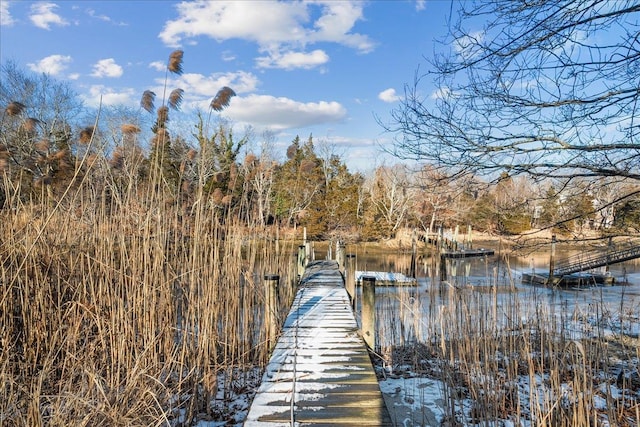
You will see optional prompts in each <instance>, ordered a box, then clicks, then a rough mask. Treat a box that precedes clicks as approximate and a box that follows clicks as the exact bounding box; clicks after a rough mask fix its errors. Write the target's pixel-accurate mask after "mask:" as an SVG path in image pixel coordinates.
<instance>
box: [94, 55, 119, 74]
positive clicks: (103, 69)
mask: <svg viewBox="0 0 640 427" xmlns="http://www.w3.org/2000/svg"><path fill="white" fill-rule="evenodd" d="M122 73H123V70H122V67H121V66H120V65H118V64H116V61H115V59H113V58H107V59H101V60H100V61H98V62H96V63H95V64H94V65H93V73H91V75H92V76H93V77H120V76H122Z"/></svg>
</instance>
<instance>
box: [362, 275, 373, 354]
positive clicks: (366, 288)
mask: <svg viewBox="0 0 640 427" xmlns="http://www.w3.org/2000/svg"><path fill="white" fill-rule="evenodd" d="M362 337H363V338H364V342H365V343H366V344H367V346H369V348H370V349H372V350H375V349H376V278H375V277H371V276H364V277H363V278H362Z"/></svg>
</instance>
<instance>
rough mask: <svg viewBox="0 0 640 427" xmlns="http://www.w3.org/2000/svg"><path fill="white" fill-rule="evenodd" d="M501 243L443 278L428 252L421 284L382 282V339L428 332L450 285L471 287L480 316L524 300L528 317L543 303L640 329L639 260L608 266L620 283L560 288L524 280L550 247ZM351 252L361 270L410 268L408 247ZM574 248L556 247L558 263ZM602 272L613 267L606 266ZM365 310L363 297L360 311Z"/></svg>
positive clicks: (453, 263) (544, 261) (542, 264)
mask: <svg viewBox="0 0 640 427" xmlns="http://www.w3.org/2000/svg"><path fill="white" fill-rule="evenodd" d="M492 249H494V248H492ZM495 249H496V254H495V255H493V256H487V257H479V258H468V259H459V260H450V261H449V265H448V268H447V280H446V282H444V283H443V282H442V281H441V280H440V277H439V265H438V263H437V261H438V260H437V259H434V258H433V257H431V256H429V255H423V256H421V257H419V259H418V263H417V283H418V285H417V286H413V287H406V286H377V287H376V306H377V317H378V319H377V323H378V328H379V330H380V331H385V332H381V333H380V334H381V335H382V336H383V337H382V341H383V342H382V344H383V345H387V344H390V345H393V344H398V342H403V341H406V340H411V339H412V337H417V338H418V339H421V338H422V339H424V338H425V335H427V334H428V330H429V327H430V326H429V322H433V321H434V319H435V318H436V316H435V313H437V312H438V311H439V310H442V309H443V307H448V306H450V305H451V301H452V300H451V292H450V291H451V290H457V291H458V292H465V293H467V295H469V294H470V293H472V295H473V296H472V297H471V298H470V301H472V305H474V307H471V308H472V311H473V310H476V311H477V313H476V314H477V315H478V316H482V315H483V313H482V311H483V310H485V309H495V308H492V307H496V308H497V309H498V310H501V311H502V312H503V313H505V316H508V315H509V313H512V310H511V308H512V306H513V305H514V304H515V303H517V304H519V306H520V307H519V310H520V311H519V313H518V314H519V315H521V316H525V317H526V316H528V315H533V313H534V312H535V311H536V310H538V311H539V310H540V309H541V308H542V309H543V310H545V311H551V312H554V313H558V317H559V318H560V319H562V321H563V322H566V319H567V318H568V317H571V316H573V317H584V318H588V317H590V316H591V317H593V316H596V317H598V318H597V319H595V320H594V321H597V322H600V321H601V320H602V317H603V316H605V315H606V316H607V319H608V320H610V322H611V328H612V330H613V329H616V328H617V331H614V332H624V333H625V334H627V335H630V336H638V335H639V334H640V260H639V259H636V260H632V261H627V262H624V263H619V264H614V265H611V266H609V267H608V274H610V275H611V276H613V277H614V278H615V279H616V282H615V284H614V285H613V286H593V287H585V288H580V289H577V288H569V289H555V290H554V289H549V288H545V287H541V286H531V285H528V284H523V283H522V280H521V278H522V274H523V273H535V272H538V273H548V271H549V252H543V251H537V252H530V253H527V254H526V255H518V254H507V253H504V252H502V251H500V250H498V248H495ZM347 252H348V253H355V254H356V270H364V271H383V272H393V273H403V274H408V273H409V268H410V262H411V255H410V253H408V252H403V251H399V250H390V251H388V252H385V253H380V252H379V251H376V252H375V253H374V251H369V250H367V248H366V245H363V246H352V247H348V248H347ZM575 253H576V251H568V252H567V251H565V252H562V251H556V262H561V261H562V259H564V258H566V257H568V256H571V255H574V254H575ZM596 272H597V273H607V271H606V270H605V268H601V269H598V270H597V271H596ZM357 300H358V301H359V295H358V296H357ZM596 312H597V313H596ZM359 313H360V307H359V304H358V305H357V307H356V315H357V316H359ZM420 337H421V338H420ZM385 340H386V341H389V340H390V341H391V342H384V341H385Z"/></svg>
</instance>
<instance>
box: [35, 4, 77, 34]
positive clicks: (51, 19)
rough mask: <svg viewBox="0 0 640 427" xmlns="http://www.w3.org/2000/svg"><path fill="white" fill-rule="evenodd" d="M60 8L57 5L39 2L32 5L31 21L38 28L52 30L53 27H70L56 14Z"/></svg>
mask: <svg viewBox="0 0 640 427" xmlns="http://www.w3.org/2000/svg"><path fill="white" fill-rule="evenodd" d="M57 7H58V5H57V4H55V3H47V2H39V3H35V4H32V5H31V15H29V19H31V22H33V25H35V26H36V27H38V28H42V29H45V30H49V29H51V28H50V26H51V25H60V26H65V25H69V22H67V21H66V20H65V19H64V18H63V17H61V16H60V15H58V14H57V13H55V12H54V10H55V9H56V8H57Z"/></svg>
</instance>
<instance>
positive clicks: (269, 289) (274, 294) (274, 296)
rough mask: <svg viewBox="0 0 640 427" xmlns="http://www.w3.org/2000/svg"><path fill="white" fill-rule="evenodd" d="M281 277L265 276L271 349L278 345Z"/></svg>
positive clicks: (268, 332) (266, 319)
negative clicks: (279, 286) (279, 285)
mask: <svg viewBox="0 0 640 427" xmlns="http://www.w3.org/2000/svg"><path fill="white" fill-rule="evenodd" d="M279 282H280V276H278V275H277V274H265V276H264V284H265V300H266V301H265V309H264V310H265V324H266V327H267V341H268V343H269V348H271V347H272V346H273V345H275V343H276V335H277V334H278V284H279Z"/></svg>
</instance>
